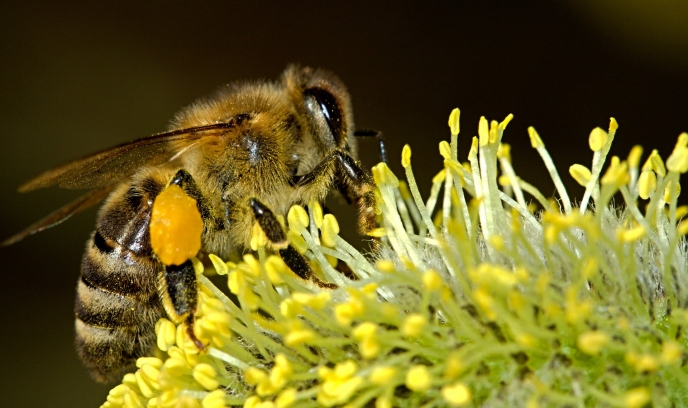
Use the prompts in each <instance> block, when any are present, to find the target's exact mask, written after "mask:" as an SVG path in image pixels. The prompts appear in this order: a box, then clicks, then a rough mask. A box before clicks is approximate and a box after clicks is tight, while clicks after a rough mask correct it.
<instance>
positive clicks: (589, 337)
mask: <svg viewBox="0 0 688 408" xmlns="http://www.w3.org/2000/svg"><path fill="white" fill-rule="evenodd" d="M608 342H609V335H607V333H604V332H600V331H588V332H585V333H582V334H581V335H580V336H578V342H577V344H578V348H579V349H580V350H581V351H582V352H583V353H585V354H590V355H596V354H599V353H600V351H602V348H603V347H604V346H605V345H606V344H607V343H608Z"/></svg>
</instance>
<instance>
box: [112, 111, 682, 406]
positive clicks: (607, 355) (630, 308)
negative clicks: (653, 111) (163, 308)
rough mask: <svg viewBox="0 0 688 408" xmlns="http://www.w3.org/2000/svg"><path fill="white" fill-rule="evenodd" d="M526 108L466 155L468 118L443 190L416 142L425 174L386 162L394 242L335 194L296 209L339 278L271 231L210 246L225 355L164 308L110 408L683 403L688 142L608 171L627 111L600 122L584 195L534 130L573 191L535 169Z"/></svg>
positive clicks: (205, 313)
mask: <svg viewBox="0 0 688 408" xmlns="http://www.w3.org/2000/svg"><path fill="white" fill-rule="evenodd" d="M512 118H513V115H509V116H508V117H507V118H506V119H505V120H504V121H502V122H501V123H498V122H496V121H491V122H488V120H487V119H485V118H481V120H480V123H479V125H478V135H479V137H476V138H474V141H473V145H472V147H471V150H470V151H469V152H468V162H466V163H465V164H462V163H460V162H459V160H458V154H459V152H457V147H456V146H457V142H456V139H457V136H458V133H459V111H458V110H455V111H453V112H452V114H451V116H450V119H449V126H450V130H451V143H447V142H443V143H442V144H440V146H439V152H440V155H441V158H438V161H437V163H438V167H441V169H440V171H439V173H438V174H437V176H436V177H435V178H434V179H433V186H432V189H431V191H430V194H429V196H428V197H425V198H424V197H423V195H422V194H421V192H420V191H419V189H418V186H417V184H416V182H415V178H414V174H413V163H412V155H411V148H410V147H409V146H405V147H404V151H403V153H402V165H403V167H404V172H405V175H406V181H400V180H399V179H398V178H397V176H396V175H394V174H393V173H392V172H391V170H390V169H389V167H387V165H386V164H384V163H383V164H379V165H377V166H375V167H374V168H373V170H372V173H373V176H374V179H375V182H376V191H375V194H376V198H377V208H376V209H375V210H376V212H377V214H378V215H379V219H380V228H378V229H376V230H374V231H373V232H371V234H370V235H371V236H373V237H376V238H377V243H378V245H377V246H376V251H375V252H374V253H371V254H368V255H364V254H361V253H360V252H359V251H357V250H356V249H354V248H353V247H352V246H351V245H349V244H348V243H347V242H346V241H344V240H343V239H342V238H341V237H340V236H339V235H338V234H339V224H338V223H337V220H336V218H335V217H334V216H332V215H330V214H328V215H323V211H322V208H321V207H320V205H319V204H317V203H311V204H310V205H309V206H308V210H306V209H305V208H303V207H300V206H295V207H293V208H292V209H291V211H289V214H288V216H287V222H286V225H285V229H286V230H287V231H288V233H287V235H288V239H289V242H290V243H291V244H292V245H293V246H294V247H295V248H296V249H297V251H299V252H300V253H302V254H304V255H305V256H306V257H307V258H308V259H309V261H310V262H311V265H312V267H313V269H314V270H315V271H316V273H317V275H318V276H319V278H318V279H321V280H323V281H327V282H332V283H336V284H337V285H338V288H336V289H323V288H321V287H320V286H318V285H316V284H314V283H313V282H310V281H303V280H301V279H299V278H298V277H296V276H295V275H294V274H292V273H291V271H289V269H288V267H287V266H286V264H285V263H284V262H283V261H282V260H281V259H280V258H279V257H277V256H276V255H271V254H269V253H267V252H266V249H265V247H264V245H265V238H264V236H262V235H261V231H260V227H256V228H254V235H255V237H254V238H255V239H254V240H252V246H253V247H254V252H253V253H251V254H247V255H245V256H244V257H243V260H239V262H236V263H235V262H225V261H224V260H221V259H220V258H218V257H216V256H214V255H210V256H209V259H210V261H211V262H212V263H213V265H214V269H215V270H216V271H217V272H218V274H220V275H221V276H222V275H224V276H226V277H227V289H228V291H229V292H231V294H232V295H233V296H234V298H233V299H234V300H232V299H230V298H229V297H228V296H227V295H225V293H224V292H223V291H221V290H219V289H218V288H217V287H216V286H215V285H214V284H213V283H211V281H210V280H209V279H208V278H206V277H205V276H204V275H203V274H199V281H200V292H199V306H198V310H197V313H196V316H195V326H194V332H195V333H196V334H197V336H198V338H199V339H201V340H202V341H203V342H204V344H207V348H206V349H205V350H202V351H200V352H199V350H198V349H196V348H195V346H194V344H193V342H192V341H190V339H189V338H188V332H189V331H188V329H187V328H186V327H185V324H184V323H182V324H179V325H175V323H173V322H171V321H170V320H167V319H161V320H160V321H159V322H158V324H157V325H156V334H157V340H158V341H157V345H158V348H159V354H160V356H162V357H161V358H156V357H153V356H151V357H146V358H142V359H139V361H138V364H137V367H138V370H137V371H136V372H135V373H133V374H127V375H126V376H125V377H124V378H123V380H122V383H121V384H120V385H118V386H116V387H115V388H113V389H112V390H111V391H110V394H109V395H108V397H107V401H106V402H105V403H104V405H103V406H105V407H124V406H126V407H135V406H141V407H143V406H152V407H176V406H196V407H201V406H202V407H204V408H209V407H212V408H220V407H225V406H244V407H264V408H267V407H279V408H286V407H289V406H299V407H300V406H306V407H309V406H318V405H320V406H335V405H347V404H349V406H369V405H372V404H374V405H375V406H376V407H392V406H421V405H428V406H429V405H437V406H446V405H450V406H465V405H469V406H470V405H480V406H495V407H497V406H506V405H508V406H515V405H519V406H524V405H528V406H538V405H542V406H552V405H571V406H579V405H580V406H583V405H586V406H587V405H604V404H611V405H622V406H627V407H641V406H643V405H645V404H648V403H652V404H654V405H658V406H662V405H671V402H674V403H675V404H676V401H678V400H679V398H683V396H684V395H686V394H687V393H688V368H687V367H688V366H686V364H683V363H682V362H683V361H685V359H686V357H687V356H686V353H685V350H686V345H687V344H686V342H687V341H688V340H686V339H687V338H688V333H686V332H685V331H686V327H688V304H687V303H686V299H688V257H687V255H686V241H685V238H684V235H686V234H687V233H688V222H687V221H685V220H684V221H681V218H682V217H683V215H684V214H685V213H686V210H685V209H684V208H682V207H677V203H676V200H677V197H678V193H679V192H680V183H679V181H680V176H681V175H682V174H683V173H685V172H686V169H687V168H688V165H687V164H686V163H688V160H687V159H686V157H688V155H687V154H686V152H688V149H687V148H686V145H687V143H688V135H685V136H684V135H682V136H680V137H679V141H678V143H677V145H676V148H675V150H674V152H673V153H672V155H671V156H669V158H668V159H667V162H666V167H665V165H664V161H663V160H662V158H661V157H660V156H659V154H658V153H657V151H652V153H651V154H650V156H649V158H648V159H647V161H646V162H645V164H644V165H643V166H642V169H639V166H640V163H641V156H642V149H641V148H639V147H636V148H634V149H633V150H632V151H631V154H630V155H629V156H628V160H627V161H622V160H621V159H619V158H618V157H613V158H612V159H611V160H609V163H607V160H606V158H607V155H608V153H609V151H610V149H611V144H612V141H613V139H614V137H615V134H616V132H617V129H618V124H617V122H616V120H614V119H612V120H611V121H610V125H609V129H608V131H605V130H602V129H600V128H596V129H594V130H593V131H592V132H591V134H590V137H589V144H590V148H591V149H592V151H593V160H592V163H591V164H590V166H583V165H579V164H576V165H574V166H571V168H570V173H571V175H572V176H573V177H574V179H575V180H576V181H577V182H578V183H579V184H580V185H582V186H584V187H585V193H584V196H583V200H582V201H581V203H580V205H579V206H576V205H575V203H574V202H572V201H571V200H570V198H569V194H568V192H567V191H566V189H565V188H564V184H563V182H562V180H561V178H560V176H559V173H558V171H557V168H556V166H555V165H554V163H553V161H552V159H551V157H550V156H549V153H548V152H547V150H546V148H545V143H544V141H543V136H540V135H539V134H538V133H537V132H536V131H535V129H534V128H532V127H531V128H529V135H530V140H531V143H532V146H533V147H534V148H535V149H536V150H537V152H538V153H539V154H540V156H541V157H542V159H543V165H544V169H545V170H546V172H547V174H549V176H550V177H551V178H552V182H553V184H554V187H555V189H556V192H557V194H558V197H556V199H548V198H546V197H545V196H544V195H543V194H541V193H540V192H539V191H538V190H537V189H536V188H535V187H534V186H532V185H530V184H528V183H527V182H525V181H523V180H522V179H520V178H519V177H518V176H517V175H516V171H515V166H518V161H517V160H514V161H513V163H512V157H511V155H510V150H509V147H508V145H506V144H503V143H502V142H501V140H502V137H503V135H504V132H505V129H506V126H507V124H508V123H509V122H510V121H511V119H512ZM545 136H546V135H545ZM428 164H429V163H428V162H424V163H423V165H428ZM498 181H499V182H498ZM500 185H501V188H500ZM618 195H620V197H621V199H622V200H623V203H624V204H623V205H622V206H620V207H614V206H612V205H611V202H612V199H613V198H614V197H615V196H618ZM528 197H532V198H528ZM528 200H531V201H533V202H529V201H528ZM639 200H645V201H640V202H639ZM534 203H536V204H537V205H539V206H540V207H541V208H540V209H539V210H537V209H535V210H534V207H533V206H534V205H535V204H534ZM256 225H257V224H256ZM234 261H237V260H234ZM338 261H342V262H344V263H346V264H347V265H348V266H349V268H350V269H351V270H352V271H353V274H354V275H355V277H356V279H350V277H351V275H348V276H345V275H343V274H341V273H339V272H338V271H337V270H336V269H335V267H334V266H336V265H337V262H338ZM196 265H197V266H198V267H199V268H200V263H196ZM199 272H200V270H199Z"/></svg>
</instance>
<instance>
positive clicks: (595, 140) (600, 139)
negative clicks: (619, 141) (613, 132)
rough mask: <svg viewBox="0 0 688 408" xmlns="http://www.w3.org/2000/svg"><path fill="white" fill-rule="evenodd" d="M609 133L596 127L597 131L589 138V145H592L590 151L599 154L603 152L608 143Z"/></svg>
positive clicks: (591, 133)
mask: <svg viewBox="0 0 688 408" xmlns="http://www.w3.org/2000/svg"><path fill="white" fill-rule="evenodd" d="M607 137H608V135H607V132H605V131H604V130H602V129H601V128H598V127H596V128H595V129H593V130H592V132H590V136H589V137H588V144H589V145H590V150H592V151H593V152H597V151H600V150H602V148H603V147H604V145H605V144H606V143H607Z"/></svg>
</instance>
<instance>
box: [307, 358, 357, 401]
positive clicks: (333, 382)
mask: <svg viewBox="0 0 688 408" xmlns="http://www.w3.org/2000/svg"><path fill="white" fill-rule="evenodd" d="M357 369H358V366H357V365H356V363H355V362H354V361H353V360H347V361H344V362H342V363H339V364H337V365H336V366H335V367H334V369H330V368H327V367H321V368H320V369H319V370H318V376H319V377H320V378H321V379H322V381H323V382H322V385H321V386H320V390H319V391H318V397H317V400H318V403H319V404H321V405H323V406H326V407H331V406H334V405H338V404H342V403H344V402H346V401H348V400H349V398H350V397H351V395H353V393H354V392H356V390H357V389H358V387H359V386H360V385H361V384H362V383H363V378H362V377H359V376H357V375H356V371H357Z"/></svg>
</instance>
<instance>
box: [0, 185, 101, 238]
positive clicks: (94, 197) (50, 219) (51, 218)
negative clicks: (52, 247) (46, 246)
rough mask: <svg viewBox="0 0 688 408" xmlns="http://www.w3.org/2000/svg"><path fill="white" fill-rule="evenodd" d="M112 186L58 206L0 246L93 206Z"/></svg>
mask: <svg viewBox="0 0 688 408" xmlns="http://www.w3.org/2000/svg"><path fill="white" fill-rule="evenodd" d="M113 188H115V185H114V184H111V185H108V186H104V187H100V188H98V189H95V190H92V191H89V192H88V193H87V194H84V195H82V196H81V197H79V198H77V199H76V200H74V201H72V202H71V203H69V204H67V205H65V206H63V207H62V208H59V209H57V210H55V211H53V212H51V213H50V214H48V215H47V216H46V217H44V218H43V219H41V220H38V221H36V222H34V223H33V224H31V225H29V226H28V227H27V228H26V229H24V230H23V231H21V232H19V233H17V234H14V235H12V236H11V237H9V238H7V239H6V240H4V241H2V242H0V246H7V245H12V244H14V243H15V242H18V241H21V240H22V239H24V238H26V237H28V236H29V235H32V234H35V233H37V232H41V231H43V230H44V229H47V228H50V227H54V226H55V225H57V224H60V223H61V222H63V221H65V220H66V219H67V218H69V217H71V216H72V215H74V214H76V213H79V212H81V211H83V210H85V209H87V208H90V207H93V206H94V205H96V204H98V203H99V202H101V201H103V200H104V199H105V197H107V195H108V194H110V191H112V189H113Z"/></svg>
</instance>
